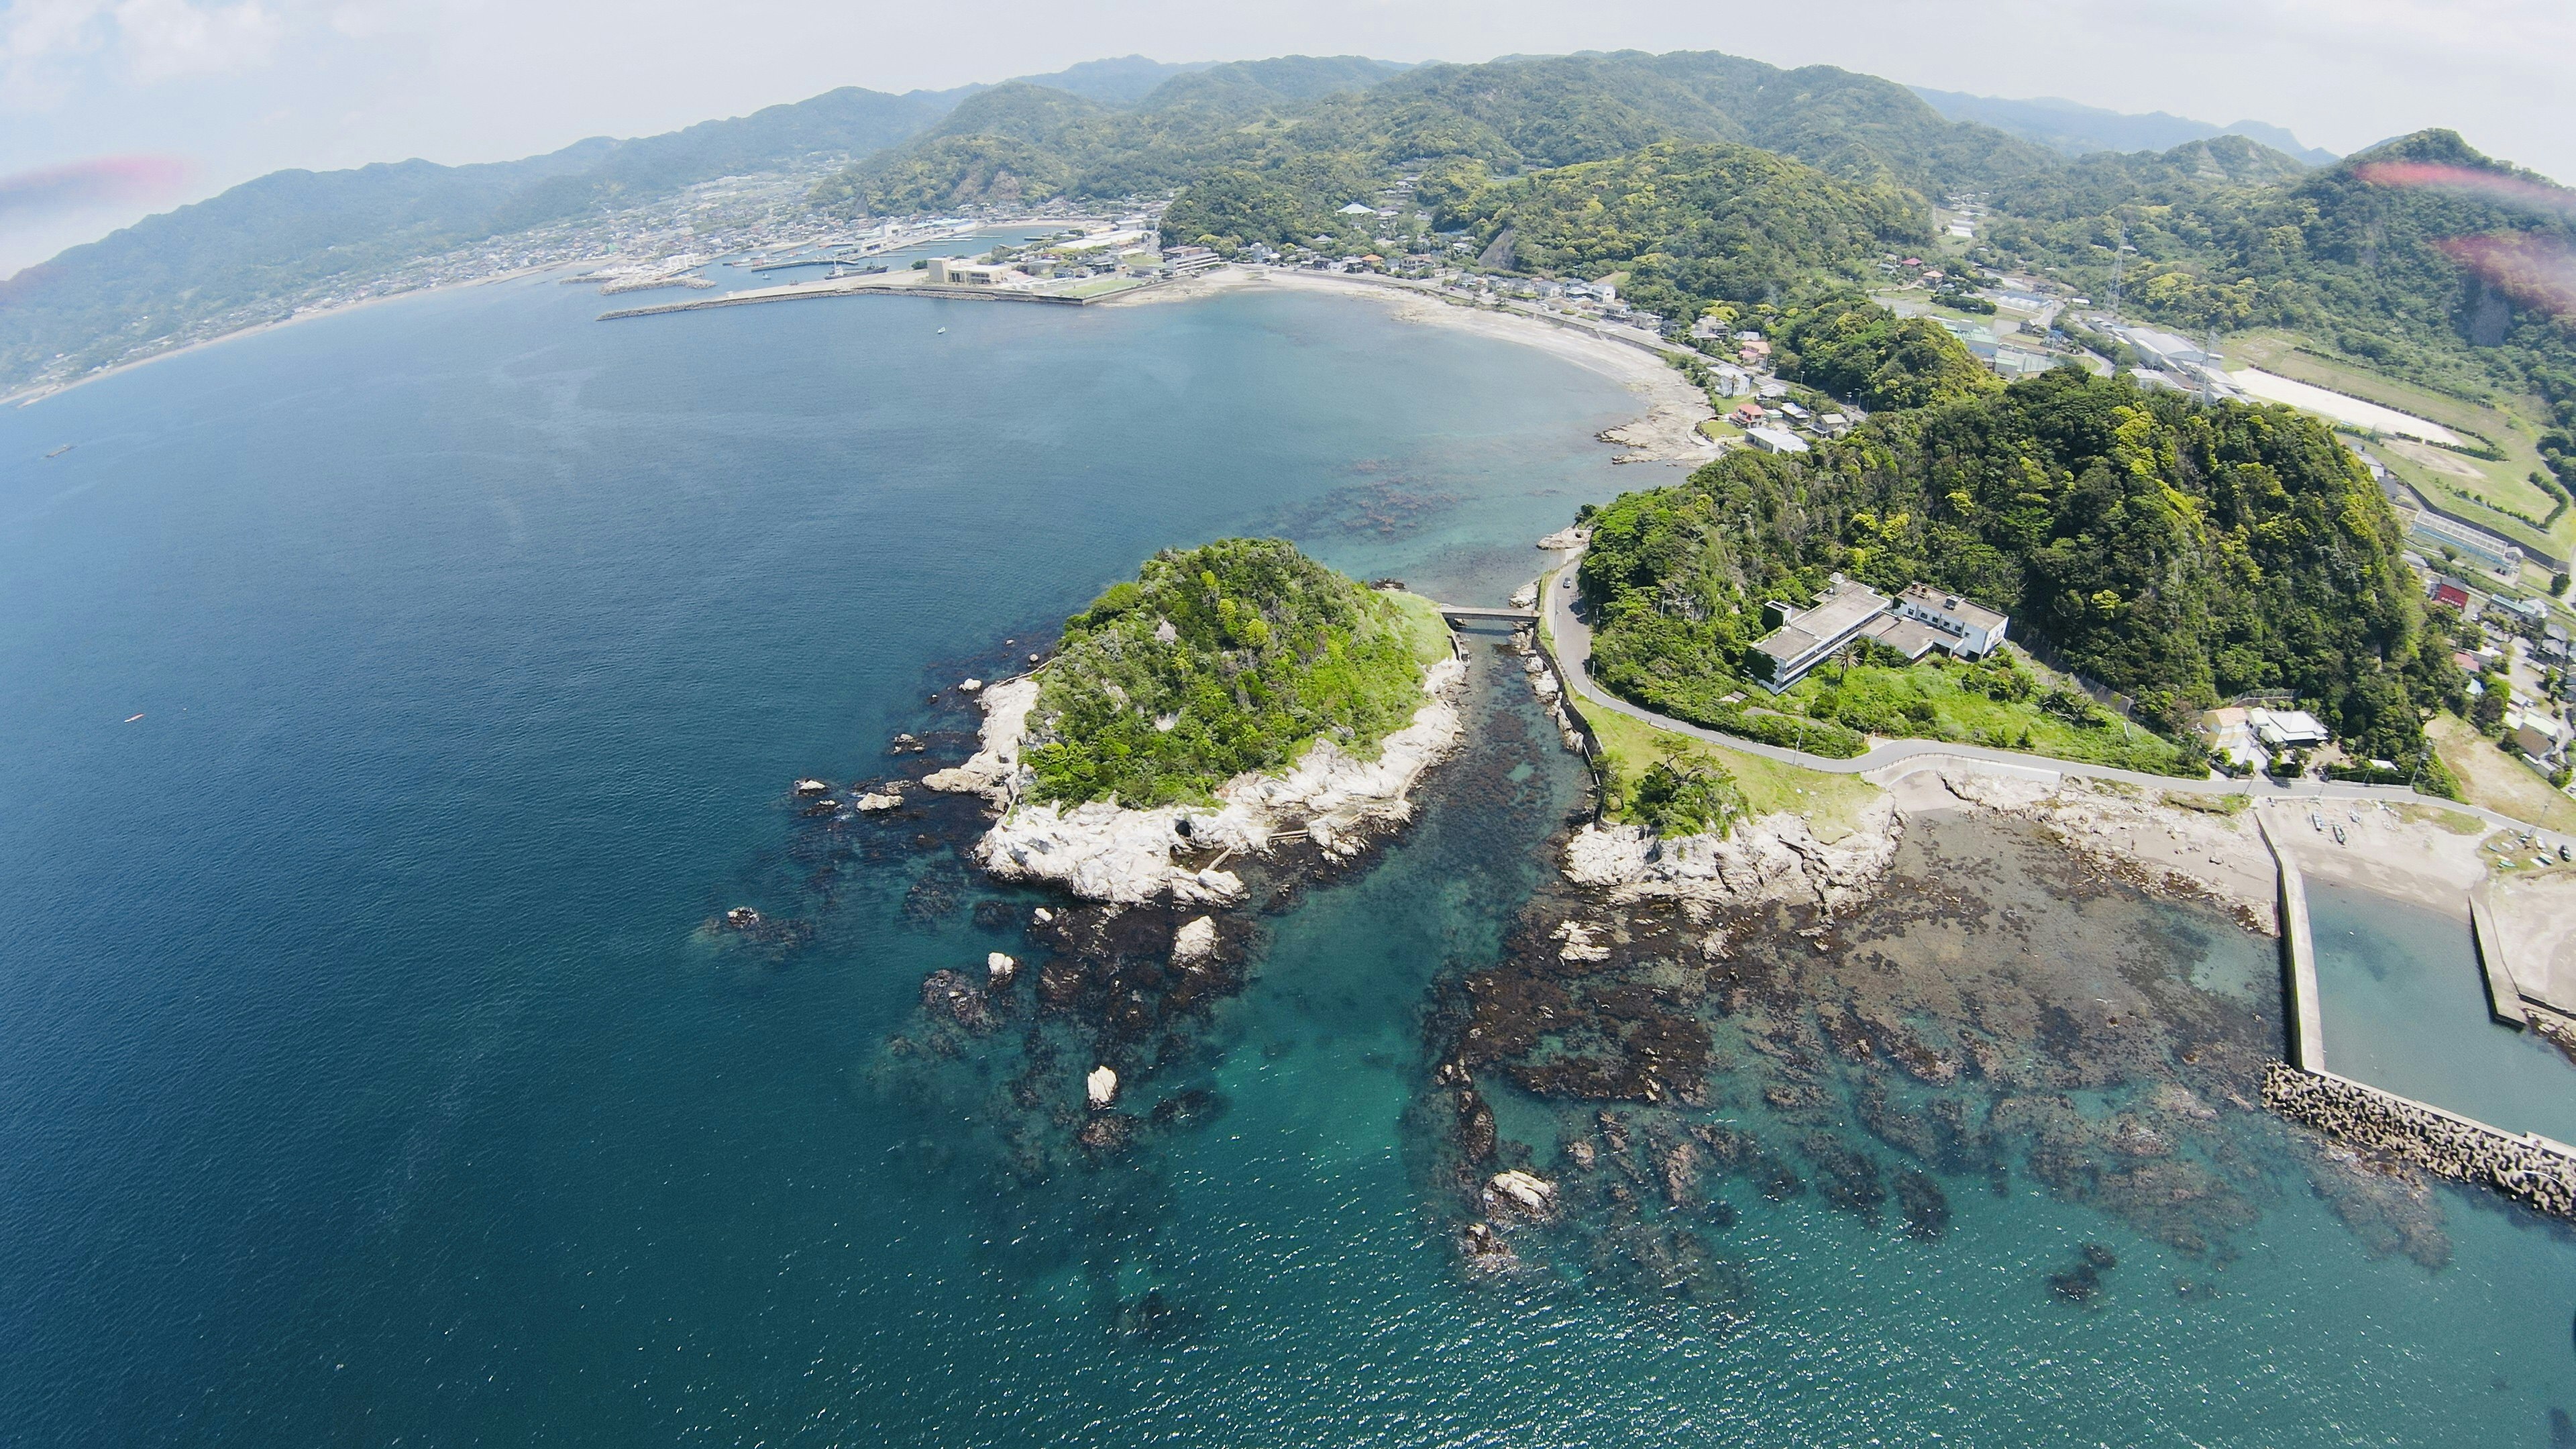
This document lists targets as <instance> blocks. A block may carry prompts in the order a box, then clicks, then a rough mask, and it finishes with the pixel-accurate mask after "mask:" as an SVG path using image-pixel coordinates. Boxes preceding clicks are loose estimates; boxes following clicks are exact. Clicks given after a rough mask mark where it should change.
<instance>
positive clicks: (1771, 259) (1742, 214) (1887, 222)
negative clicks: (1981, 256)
mask: <svg viewBox="0 0 2576 1449" xmlns="http://www.w3.org/2000/svg"><path fill="white" fill-rule="evenodd" d="M1921 212H1922V207H1921V202H1920V200H1919V199H1918V198H1916V197H1914V196H1912V195H1911V194H1909V193H1907V192H1904V191H1901V190H1898V189H1897V188H1895V187H1893V186H1888V185H1884V184H1881V185H1875V186H1867V187H1863V186H1853V185H1848V184H1846V183H1843V182H1840V181H1836V180H1834V179H1833V178H1832V177H1830V176H1827V175H1825V174H1824V173H1823V172H1820V171H1817V170H1815V169H1814V168H1812V167H1809V166H1803V165H1800V164H1799V163H1797V162H1795V161H1791V160H1789V159H1787V158H1785V157H1781V156H1776V155H1773V154H1772V153H1770V152H1768V151H1757V150H1755V149H1753V148H1752V147H1750V146H1739V145H1733V144H1728V143H1722V142H1679V141H1664V142H1658V143H1656V144H1653V145H1650V146H1646V147H1644V148H1642V149H1640V150H1637V151H1633V152H1630V153H1627V154H1625V155H1620V156H1615V157H1612V158H1610V159H1608V160H1604V161H1588V162H1583V163H1579V164H1577V165H1573V166H1561V167H1557V168H1554V169H1552V170H1547V171H1539V172H1535V173H1532V174H1530V175H1528V176H1523V177H1518V178H1515V179H1513V180H1509V181H1501V182H1490V183H1488V184H1485V185H1483V186H1480V187H1477V188H1475V189H1474V190H1472V191H1469V192H1467V193H1466V194H1465V195H1462V196H1458V197H1456V198H1455V199H1452V200H1450V201H1448V202H1446V203H1445V204H1443V205H1442V206H1441V208H1440V210H1439V213H1438V214H1437V215H1436V216H1435V217H1434V222H1435V223H1436V224H1437V225H1439V226H1441V227H1443V228H1456V229H1465V230H1467V231H1469V232H1471V233H1472V234H1473V235H1474V236H1475V237H1476V238H1477V240H1478V241H1479V243H1480V244H1481V243H1484V242H1490V241H1491V240H1492V239H1493V238H1494V237H1495V236H1497V235H1499V234H1501V233H1502V232H1503V231H1504V230H1506V229H1509V230H1510V231H1511V233H1512V235H1513V249H1514V251H1515V253H1516V254H1517V256H1518V258H1519V260H1520V263H1521V265H1522V266H1524V267H1528V268H1532V269H1539V270H1548V271H1556V272H1561V273H1572V274H1579V275H1583V276H1599V275H1601V274H1603V273H1606V272H1611V271H1625V272H1627V273H1628V281H1627V285H1626V288H1625V295H1626V296H1627V298H1628V299H1629V300H1630V301H1632V302H1634V303H1635V304H1636V305H1638V306H1641V307H1645V308H1648V309H1649V310H1654V311H1659V312H1662V313H1664V314H1665V315H1667V316H1674V317H1680V318H1688V317H1692V316H1695V315H1697V314H1698V312H1699V310H1700V308H1701V307H1703V306H1705V305H1707V304H1708V303H1710V302H1717V301H1731V302H1748V303H1749V302H1758V301H1763V300H1767V299H1769V298H1771V297H1774V296H1776V295H1777V294H1778V293H1779V292H1780V289H1781V288H1782V287H1783V286H1785V285H1788V284H1791V283H1795V282H1799V281H1802V280H1804V279H1807V278H1810V277H1815V276H1818V275H1824V276H1836V275H1839V276H1843V277H1851V278H1857V277H1859V276H1861V275H1862V274H1863V272H1864V269H1865V268H1866V267H1867V266H1868V265H1869V264H1870V263H1872V262H1874V261H1875V260H1876V259H1877V258H1878V256H1879V255H1880V254H1881V253H1882V252H1883V251H1884V250H1885V249H1886V248H1887V247H1889V246H1891V245H1898V244H1902V243H1905V242H1909V241H1920V240H1922V239H1923V235H1924V227H1923V224H1922V221H1921Z"/></svg>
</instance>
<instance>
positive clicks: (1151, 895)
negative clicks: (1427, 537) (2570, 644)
mask: <svg viewBox="0 0 2576 1449" xmlns="http://www.w3.org/2000/svg"><path fill="white" fill-rule="evenodd" d="M1465 675H1466V667H1465V666H1464V665H1463V664H1461V663H1459V662H1458V661H1457V660H1454V659H1444V660H1441V661H1440V662H1438V663H1436V664H1434V665H1432V666H1431V667H1430V668H1429V669H1428V670H1426V671H1425V672H1424V678H1423V682H1422V687H1423V691H1424V693H1426V694H1427V695H1429V696H1430V701H1429V702H1428V703H1426V704H1424V705H1423V706H1422V707H1421V708H1420V709H1418V710H1416V711H1415V712H1414V715H1413V722H1412V723H1411V724H1409V725H1407V726H1405V727H1404V728H1403V729H1400V730H1397V731H1395V732H1394V733H1393V734H1390V735H1388V736H1387V737H1386V738H1385V739H1383V740H1381V741H1379V745H1378V753H1377V758H1375V759H1368V760H1364V759H1360V758H1358V757H1357V756H1354V755H1351V754H1348V753H1346V752H1344V751H1343V750H1341V749H1340V748H1339V747H1337V746H1336V745H1335V744H1334V743H1333V742H1332V741H1330V740H1317V741H1316V742H1315V743H1314V744H1313V745H1312V746H1310V747H1309V748H1308V749H1307V751H1306V753H1305V754H1304V755H1303V756H1301V757H1300V758H1299V759H1298V761H1297V763H1296V764H1295V765H1293V766H1291V767H1290V768H1289V769H1287V770H1286V771H1284V772H1282V773H1280V774H1276V775H1254V774H1245V775H1238V776H1236V777H1235V778H1234V779H1232V780H1229V781H1227V782H1226V783H1225V784H1223V785H1220V786H1218V787H1217V790H1216V797H1217V804H1216V806H1215V807H1213V808H1211V807H1207V806H1194V805H1165V806H1159V807H1157V808H1155V809H1151V810H1136V809H1129V808H1127V807H1124V806H1120V805H1117V804H1114V803H1111V802H1107V801H1090V802H1087V803H1084V804H1081V805H1076V806H1072V807H1070V808H1067V807H1065V806H1062V805H1058V804H1053V803H1038V802H1033V801H1028V800H1025V799H1023V798H1022V797H1021V792H1022V791H1023V790H1024V789H1025V787H1026V785H1027V783H1028V775H1027V773H1026V771H1025V770H1024V768H1023V767H1022V766H1021V764H1020V759H1019V756H1020V748H1021V744H1022V741H1023V739H1024V737H1025V736H1026V734H1027V730H1028V717H1029V712H1030V710H1031V708H1032V707H1034V705H1035V704H1036V702H1037V690H1038V685H1037V681H1036V680H1035V679H1014V680H1009V681H1006V682H1004V683H1001V684H996V685H993V686H991V687H989V688H987V689H986V690H985V691H984V695H983V702H984V707H985V711H986V714H985V720H984V729H983V748H981V749H980V750H978V751H977V752H976V754H975V756H974V758H972V759H970V760H968V761H967V762H966V763H965V764H963V765H960V766H958V767H956V768H954V769H949V770H942V771H939V772H938V773H936V774H933V775H931V776H930V777H928V778H927V779H926V780H924V781H923V782H922V783H924V784H926V785H928V786H930V787H931V788H933V789H938V790H950V791H960V792H972V793H978V794H983V795H986V796H988V797H990V798H992V799H993V800H995V801H996V802H997V803H998V804H1000V805H1001V807H1002V815H1001V818H1000V819H999V820H997V821H995V822H994V824H993V826H992V828H991V829H990V830H988V831H987V832H985V834H984V837H983V839H981V840H979V841H978V842H976V845H975V850H974V856H975V859H976V861H977V863H978V864H980V865H982V866H983V867H984V868H985V869H986V870H988V871H990V872H992V873H993V874H994V875H996V876H998V877H1000V878H1002V879H1004V880H1019V881H1043V882H1046V883H1049V884H1052V885H1058V886H1061V887H1063V888H1064V889H1066V890H1068V891H1071V892H1072V893H1073V894H1075V895H1077V896H1081V897H1083V898H1085V899H1088V900H1098V901H1110V902H1117V903H1125V904H1141V903H1143V902H1146V901H1154V900H1161V899H1164V898H1167V897H1168V898H1169V899H1172V900H1175V901H1179V902H1183V903H1192V902H1207V903H1224V902H1230V901H1235V900H1239V899H1241V898H1242V896H1243V893H1244V885H1243V880H1242V877H1241V876H1240V875H1239V874H1237V873H1235V872H1232V871H1227V870H1223V869H1221V868H1219V867H1220V865H1221V863H1222V862H1223V861H1225V860H1226V859H1227V858H1228V857H1230V856H1233V855H1235V854H1237V853H1238V852H1240V853H1247V854H1254V855H1262V854H1268V853H1269V852H1270V851H1272V850H1273V849H1274V848H1275V846H1276V845H1277V844H1278V843H1279V842H1280V841H1282V840H1283V839H1289V838H1302V839H1306V840H1310V841H1312V842H1313V843H1314V845H1315V847H1316V848H1317V849H1318V850H1319V851H1321V852H1322V853H1323V854H1325V855H1326V856H1328V857H1338V858H1343V859H1355V858H1357V857H1358V856H1359V854H1360V853H1361V852H1362V850H1364V849H1365V848H1366V844H1367V841H1368V839H1369V838H1370V836H1371V834H1372V833H1373V832H1376V831H1379V830H1383V829H1385V828H1387V827H1389V826H1393V825H1400V824H1402V823H1403V822H1405V821H1406V820H1409V819H1411V818H1412V813H1413V807H1412V803H1411V801H1410V798H1409V796H1410V792H1411V791H1412V789H1413V787H1414V785H1415V783H1416V782H1417V781H1419V780H1420V779H1421V777H1422V773H1423V772H1424V771H1425V770H1427V769H1429V768H1430V767H1431V766H1432V765H1433V764H1434V763H1436V762H1437V761H1438V760H1439V759H1441V757H1443V756H1444V755H1446V754H1447V753H1448V752H1449V750H1450V749H1451V748H1453V747H1454V746H1455V744H1456V743H1457V739H1458V736H1459V733H1460V729H1461V726H1460V722H1459V717H1458V711H1457V709H1456V707H1455V706H1454V705H1453V704H1452V703H1451V700H1450V698H1449V696H1450V695H1451V694H1452V693H1454V691H1455V689H1456V686H1457V685H1458V684H1459V682H1460V681H1461V680H1463V679H1464V678H1465ZM1175 857H1180V858H1178V859H1176V858H1175ZM1194 862H1195V863H1194Z"/></svg>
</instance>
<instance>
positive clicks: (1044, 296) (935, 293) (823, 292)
mask: <svg viewBox="0 0 2576 1449" xmlns="http://www.w3.org/2000/svg"><path fill="white" fill-rule="evenodd" d="M1162 285H1165V284H1163V283H1160V282H1148V283H1146V284H1145V285H1144V286H1141V287H1129V288H1126V289H1125V290H1123V291H1117V292H1108V293H1104V294H1102V295H1100V296H1097V297H1068V296H1065V295H1064V294H1062V293H1059V292H1023V291H1018V290H1015V289H1012V288H1008V287H941V286H932V285H928V284H922V285H916V286H901V287H898V286H888V285H886V284H884V283H882V282H880V283H873V284H869V285H864V286H853V285H850V284H847V283H840V282H807V283H801V284H797V285H792V286H785V287H761V288H757V289H755V290H752V291H747V292H725V293H722V294H720V295H718V296H713V297H693V298H691V299H690V300H688V301H686V302H662V303H657V304H655V305H653V306H650V307H620V308H618V309H617V310H616V311H613V312H602V313H600V314H599V319H598V320H600V321H602V322H613V321H615V320H617V319H618V318H620V317H658V316H661V315H662V314H663V313H665V312H703V311H706V310H707V309H709V308H711V307H747V306H750V305H751V304H753V303H755V302H798V301H803V300H805V299H807V298H809V297H940V298H945V299H948V300H951V301H960V302H1036V303H1039V304H1042V305H1045V306H1050V307H1088V306H1090V305H1091V304H1092V303H1094V302H1105V301H1107V300H1108V299H1109V298H1111V297H1132V296H1134V295H1136V294H1137V293H1138V292H1143V291H1148V290H1150V289H1152V288H1154V287H1158V286H1162Z"/></svg>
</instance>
